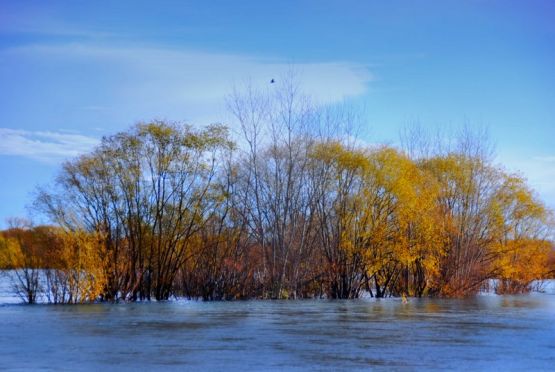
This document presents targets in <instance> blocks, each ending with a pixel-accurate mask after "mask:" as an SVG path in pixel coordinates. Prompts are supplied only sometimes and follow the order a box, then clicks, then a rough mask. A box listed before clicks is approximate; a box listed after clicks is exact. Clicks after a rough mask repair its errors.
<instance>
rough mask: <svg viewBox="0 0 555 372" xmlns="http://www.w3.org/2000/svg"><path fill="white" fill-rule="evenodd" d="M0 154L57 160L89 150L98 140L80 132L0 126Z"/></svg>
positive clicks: (49, 160) (46, 160) (48, 160)
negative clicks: (28, 129) (29, 129)
mask: <svg viewBox="0 0 555 372" xmlns="http://www.w3.org/2000/svg"><path fill="white" fill-rule="evenodd" d="M0 138H1V140H0V155H12V156H23V157H27V158H31V159H35V160H40V161H44V162H58V161H61V160H63V159H67V158H71V157H75V156H77V155H80V154H82V153H84V152H87V151H90V150H91V149H92V148H93V147H94V146H95V145H97V144H98V142H99V140H98V139H96V138H92V137H87V136H84V135H80V134H72V133H62V132H53V131H27V130H19V129H9V128H0Z"/></svg>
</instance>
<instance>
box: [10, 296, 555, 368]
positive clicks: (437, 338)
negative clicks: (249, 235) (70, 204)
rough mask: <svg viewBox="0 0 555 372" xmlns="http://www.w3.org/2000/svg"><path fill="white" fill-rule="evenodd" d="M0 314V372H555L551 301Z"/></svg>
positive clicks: (171, 306)
mask: <svg viewBox="0 0 555 372" xmlns="http://www.w3.org/2000/svg"><path fill="white" fill-rule="evenodd" d="M553 292H554V291H553V290H552V289H551V288H550V290H549V291H548V292H547V293H543V294H542V293H534V294H530V295H522V296H493V295H488V296H478V297H475V298H471V299H462V300H445V299H411V300H410V302H409V303H407V304H403V303H402V302H401V301H400V300H397V299H386V300H371V299H369V300H356V301H326V300H308V301H247V302H195V301H174V302H168V303H138V304H117V305H113V304H112V305H111V304H97V305H83V306H55V305H36V306H25V305H13V304H9V305H2V306H0V325H1V334H0V369H22V370H28V369H51V370H71V371H73V370H96V371H108V370H138V369H142V370H152V369H175V370H184V369H188V370H199V369H202V370H227V369H235V370H283V369H317V370H324V369H335V370H337V369H345V370H353V369H360V370H363V369H369V368H371V369H386V370H391V369H394V370H404V369H409V370H412V369H426V370H428V369H439V370H444V369H467V370H477V369H478V370H501V369H503V370H553V368H555V293H553Z"/></svg>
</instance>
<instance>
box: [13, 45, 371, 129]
mask: <svg viewBox="0 0 555 372" xmlns="http://www.w3.org/2000/svg"><path fill="white" fill-rule="evenodd" d="M2 54H4V57H5V58H7V59H9V58H13V60H14V61H21V60H26V61H31V62H33V61H34V62H35V63H37V64H38V63H40V64H41V66H44V65H45V64H47V63H50V62H51V63H53V65H55V66H57V68H62V67H65V66H67V68H65V70H66V71H72V70H75V69H74V68H73V66H79V70H80V71H86V72H83V73H82V74H81V75H80V76H79V80H78V81H79V83H80V84H81V86H80V87H79V88H81V90H82V91H83V90H85V91H86V90H87V89H88V88H89V86H94V87H98V84H104V85H103V86H102V89H103V92H109V94H110V97H111V101H110V104H112V105H114V107H115V106H117V107H118V110H119V112H120V113H121V112H129V113H132V115H134V119H136V118H151V117H153V116H159V115H164V116H165V117H168V118H172V119H185V120H194V121H198V120H199V119H200V120H202V119H205V118H209V119H210V120H214V119H216V117H217V116H218V115H219V116H220V117H219V118H218V120H222V118H221V116H222V114H223V107H224V97H225V95H226V94H228V93H229V92H230V91H231V90H232V87H233V86H234V85H235V84H240V83H241V82H243V81H245V80H247V79H248V80H250V81H251V82H252V83H253V84H255V85H257V84H261V85H263V84H267V85H269V82H270V80H271V79H272V78H275V79H276V84H279V83H280V81H279V77H280V76H283V75H286V74H287V72H288V71H289V70H290V69H291V68H292V64H291V63H290V62H289V61H284V60H282V59H274V58H261V57H257V56H252V55H244V54H231V53H228V54H226V53H217V52H205V51H198V50H190V49H180V48H160V47H145V46H142V47H134V46H128V45H123V46H122V45H115V44H102V45H98V44H94V43H86V42H71V43H64V44H48V43H46V44H36V45H26V46H20V47H15V48H11V49H5V50H4V51H3V52H2ZM293 69H294V70H295V72H296V75H297V76H298V82H299V84H300V85H301V87H302V89H303V91H304V92H305V93H307V94H308V95H310V96H311V97H313V98H314V99H315V100H316V101H318V102H320V103H324V104H325V103H335V102H340V101H342V100H344V99H345V98H347V97H352V96H357V95H361V94H363V93H365V92H366V91H367V88H368V83H369V82H371V81H372V80H373V79H374V76H373V75H372V73H371V72H370V70H369V68H368V66H365V65H362V64H358V63H352V62H347V61H340V60H339V61H322V62H307V63H295V64H293ZM100 72H102V74H103V75H98V74H99V73H100ZM105 74H109V76H110V78H107V75H105ZM91 76H98V77H99V79H95V80H89V79H90V77H91ZM75 80H77V79H75ZM58 84H64V82H62V81H59V82H58ZM83 105H84V106H88V107H97V106H104V105H106V103H105V102H102V103H96V102H90V103H87V104H86V103H84V104H83ZM184 115H186V117H184Z"/></svg>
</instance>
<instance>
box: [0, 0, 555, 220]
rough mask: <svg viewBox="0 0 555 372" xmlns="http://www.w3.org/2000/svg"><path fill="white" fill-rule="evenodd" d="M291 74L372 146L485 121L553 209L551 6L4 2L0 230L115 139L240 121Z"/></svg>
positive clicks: (500, 151) (505, 157)
mask: <svg viewBox="0 0 555 372" xmlns="http://www.w3.org/2000/svg"><path fill="white" fill-rule="evenodd" d="M291 65H293V66H294V67H295V70H296V71H297V72H298V73H299V75H300V78H299V79H300V81H301V83H302V85H303V87H304V89H305V90H306V91H307V92H308V93H310V94H312V95H313V96H315V97H316V99H317V100H319V101H321V102H326V103H335V102H341V101H344V100H352V101H354V102H356V103H357V104H361V105H364V107H365V111H364V112H365V123H366V124H365V125H366V126H367V127H368V129H367V130H366V131H365V132H366V133H367V138H365V140H367V141H369V142H388V143H395V142H396V141H397V139H398V133H399V130H400V129H401V128H402V127H404V126H406V125H407V124H410V123H413V122H419V123H420V125H421V126H424V127H430V128H447V129H449V128H455V127H460V126H461V125H463V124H469V125H470V126H476V127H482V128H487V129H488V131H489V134H490V136H491V138H492V140H493V141H494V142H495V144H496V149H497V155H498V158H497V159H498V161H499V162H501V163H503V164H504V165H505V166H506V167H507V168H508V169H510V170H512V171H520V172H522V174H524V175H525V176H526V177H527V178H528V180H529V183H530V184H531V185H532V186H533V187H534V188H535V189H536V190H537V191H538V192H539V194H540V196H541V197H542V198H543V200H544V201H545V202H546V203H547V204H548V205H549V206H551V207H555V148H554V146H553V145H554V144H555V67H554V66H555V2H553V1H535V0H532V1H507V0H503V1H486V0H479V1H418V2H415V1H387V2H384V1H280V2H274V3H270V2H266V1H233V2H232V1H211V2H208V1H198V2H195V1H173V2H172V1H151V2H141V1H117V2H114V1H94V2H84V1H83V2H82V1H65V2H64V1H35V2H33V1H27V2H20V1H4V0H0V84H1V85H0V86H1V88H2V89H0V170H1V171H2V175H3V178H2V181H1V182H0V227H1V226H5V223H4V220H5V218H7V217H10V216H25V215H27V214H28V211H27V209H26V208H25V206H26V205H28V204H29V203H30V201H31V200H32V192H33V190H34V189H35V187H36V186H37V185H41V184H45V183H48V182H50V181H51V180H53V178H54V177H55V175H56V172H57V170H58V169H59V165H60V163H61V162H62V161H63V160H64V159H68V158H71V157H73V156H76V155H77V154H79V153H82V152H85V151H88V150H89V149H91V148H92V147H93V146H94V145H95V143H97V141H98V140H99V138H100V137H101V136H102V135H107V134H111V133H114V132H116V131H119V130H124V129H126V128H128V127H129V126H130V125H132V124H133V123H135V122H137V121H141V120H142V121H144V120H149V119H153V118H163V119H169V120H182V121H187V122H189V123H197V124H201V125H202V124H207V123H210V122H216V121H217V122H224V123H229V124H231V125H232V124H233V123H232V122H231V121H230V117H229V115H228V114H227V113H226V112H225V109H224V107H225V105H224V97H225V95H226V94H227V93H229V92H230V90H231V88H232V86H233V84H235V83H237V82H241V81H244V80H246V79H250V80H252V81H253V82H255V83H260V84H263V83H266V82H267V81H268V80H269V79H270V78H272V77H276V76H280V75H281V74H283V73H284V72H286V71H287V70H288V69H289V68H290V67H291Z"/></svg>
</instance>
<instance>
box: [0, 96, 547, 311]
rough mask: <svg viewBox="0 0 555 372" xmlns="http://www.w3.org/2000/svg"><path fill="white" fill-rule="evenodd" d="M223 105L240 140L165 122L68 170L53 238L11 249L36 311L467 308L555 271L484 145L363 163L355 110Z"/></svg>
mask: <svg viewBox="0 0 555 372" xmlns="http://www.w3.org/2000/svg"><path fill="white" fill-rule="evenodd" d="M228 103H229V108H230V110H231V112H232V113H233V114H234V116H235V118H236V119H237V126H236V128H239V129H240V134H239V135H238V136H235V137H236V138H237V139H236V140H232V138H231V136H230V134H229V132H228V130H227V128H226V127H224V126H221V125H212V126H209V127H207V128H204V129H197V128H194V127H191V126H187V125H181V124H175V123H168V122H160V121H156V122H151V123H147V124H138V125H136V126H134V127H133V128H131V129H130V130H129V131H127V132H123V133H118V134H116V135H113V136H109V137H105V138H103V140H102V142H101V144H100V145H99V146H98V147H97V148H96V149H95V150H94V151H93V152H91V153H89V154H86V155H83V156H81V157H79V158H77V159H75V160H72V161H69V162H67V163H65V164H64V165H63V167H62V170H61V172H60V174H59V176H58V178H57V179H56V182H55V184H54V185H52V186H51V187H45V188H43V189H41V190H40V191H39V192H38V195H37V198H36V202H35V207H36V209H37V210H40V211H42V212H43V213H45V215H47V216H48V217H49V218H50V219H51V221H53V223H54V225H55V227H53V226H50V227H48V226H41V227H34V228H32V227H24V226H21V225H20V226H14V227H13V228H11V229H9V230H6V231H4V232H2V234H1V235H0V261H1V263H2V266H3V267H4V268H12V269H18V270H17V278H18V290H19V291H20V293H22V294H23V297H25V298H26V300H27V301H28V302H33V301H34V300H35V299H36V296H37V294H41V293H42V295H44V296H46V297H47V298H48V299H49V300H50V301H51V302H57V303H60V302H88V301H95V300H108V301H112V300H125V301H136V300H150V299H153V298H155V299H157V300H166V299H168V298H170V297H171V296H185V297H190V298H202V299H204V300H221V299H249V298H262V299H270V298H272V299H274V298H313V297H323V296H325V297H327V298H356V297H358V296H359V295H360V294H361V292H362V291H368V292H370V293H371V294H372V295H373V296H376V297H385V296H400V295H407V296H466V295H471V294H475V293H476V292H477V291H479V290H480V288H482V286H483V285H484V284H485V283H486V282H487V280H488V279H491V278H496V279H499V280H498V281H497V287H496V290H497V292H500V293H507V292H511V293H515V292H524V291H527V290H529V289H530V285H531V283H532V281H533V280H535V279H541V278H545V277H547V276H549V275H550V271H551V270H553V262H551V263H550V262H549V260H550V258H549V257H550V254H552V243H551V242H550V240H549V238H550V236H551V235H550V234H551V230H550V227H551V225H552V223H551V214H550V212H549V211H548V210H547V209H546V208H545V207H544V205H543V204H542V203H541V201H540V200H538V198H537V197H536V196H535V194H534V192H533V191H532V190H530V188H529V187H528V186H527V184H526V182H525V180H524V179H523V178H522V177H520V176H518V175H514V174H510V173H508V172H506V171H504V170H503V168H501V167H499V166H496V165H494V164H493V162H492V160H491V158H492V157H491V156H490V154H489V151H488V148H487V145H486V144H485V143H484V141H483V139H482V138H481V137H480V136H476V135H474V134H472V133H470V132H469V131H464V130H463V131H461V133H460V134H459V135H458V137H457V138H456V139H454V140H453V141H451V144H450V145H449V146H447V145H446V144H445V143H442V144H441V146H440V145H439V142H441V141H439V140H437V141H432V140H431V139H430V138H424V136H422V134H421V133H420V132H418V131H415V130H413V131H408V132H407V133H406V135H405V136H404V141H403V143H404V146H402V147H401V148H394V147H388V146H370V145H368V146H364V145H363V144H361V143H360V142H359V141H357V140H356V139H354V136H353V135H352V131H351V130H350V129H349V128H351V127H352V124H353V121H354V120H355V118H354V115H352V112H351V111H350V110H347V109H345V108H343V109H341V108H337V107H336V108H323V109H322V108H316V107H315V106H314V105H311V104H310V103H309V101H308V100H306V99H304V98H303V97H300V96H298V95H297V94H296V90H295V88H294V87H293V86H287V87H285V88H284V89H281V90H280V91H279V93H276V92H272V93H268V92H257V91H254V90H253V89H247V90H246V92H244V93H234V94H233V95H232V96H231V97H230V99H229V102H228ZM551 260H553V257H551ZM550 265H551V266H550ZM41 275H42V276H44V278H41ZM551 275H552V272H551Z"/></svg>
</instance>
